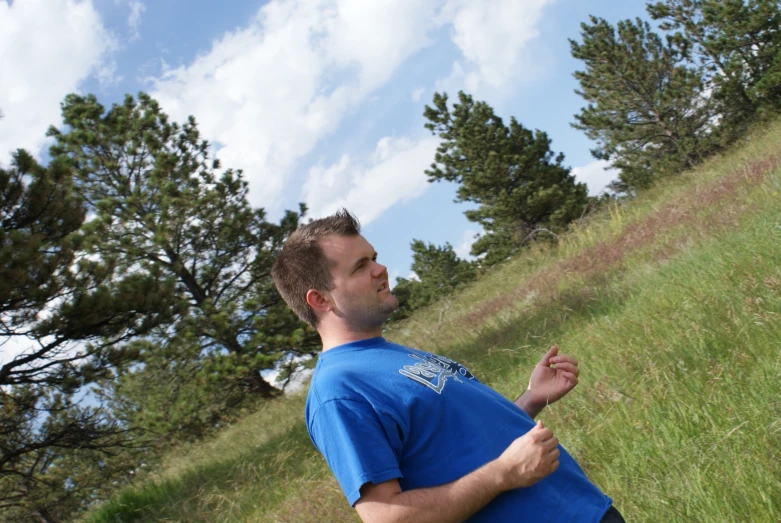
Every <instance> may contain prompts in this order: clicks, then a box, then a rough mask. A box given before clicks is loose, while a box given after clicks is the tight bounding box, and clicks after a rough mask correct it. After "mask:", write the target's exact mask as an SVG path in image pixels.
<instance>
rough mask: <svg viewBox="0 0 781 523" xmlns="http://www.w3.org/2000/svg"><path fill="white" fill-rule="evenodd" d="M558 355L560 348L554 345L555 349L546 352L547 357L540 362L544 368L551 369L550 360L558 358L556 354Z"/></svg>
mask: <svg viewBox="0 0 781 523" xmlns="http://www.w3.org/2000/svg"><path fill="white" fill-rule="evenodd" d="M558 353H559V348H558V347H557V346H556V345H554V346H553V347H551V348H550V349H548V352H546V353H545V356H543V357H542V360H540V365H542V366H544V367H550V364H551V361H550V360H551V358H553V357H554V356H556V354H558Z"/></svg>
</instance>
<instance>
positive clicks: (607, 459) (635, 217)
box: [87, 124, 781, 523]
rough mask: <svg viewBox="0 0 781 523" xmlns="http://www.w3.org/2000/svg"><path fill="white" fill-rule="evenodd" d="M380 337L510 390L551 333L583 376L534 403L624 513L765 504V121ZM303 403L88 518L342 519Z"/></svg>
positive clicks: (771, 409)
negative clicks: (443, 358) (697, 164)
mask: <svg viewBox="0 0 781 523" xmlns="http://www.w3.org/2000/svg"><path fill="white" fill-rule="evenodd" d="M446 307H447V308H446ZM445 308H446V310H445V311H444V313H441V311H442V310H443V309H445ZM440 316H441V318H442V321H441V322H440ZM387 337H388V338H390V339H392V340H394V341H397V342H400V343H405V344H408V345H412V346H416V347H419V348H422V349H425V350H429V351H433V352H438V353H440V354H445V355H447V356H450V357H453V358H456V359H458V360H460V361H462V362H463V363H464V364H465V365H467V366H468V367H469V368H470V370H471V371H472V372H473V373H474V374H476V375H477V376H478V377H479V378H480V379H481V380H483V381H484V382H487V383H488V384H489V385H491V386H493V387H494V388H496V389H497V390H499V391H500V392H502V393H504V394H506V395H507V396H510V397H515V396H517V395H518V394H519V393H520V392H521V391H522V390H524V389H525V387H526V381H527V379H528V374H529V372H530V371H531V368H532V366H533V365H534V364H535V363H536V361H537V360H538V359H539V357H540V356H541V355H542V354H543V353H544V352H545V350H546V349H547V348H548V347H549V346H550V345H551V344H553V343H558V344H559V346H560V347H561V348H562V350H563V351H565V352H567V353H570V354H573V355H575V356H576V357H577V358H578V359H579V360H580V362H581V368H582V375H581V382H580V385H579V386H578V388H577V389H575V391H573V392H572V393H571V394H570V395H569V396H568V397H567V398H565V399H564V400H563V401H562V402H561V403H560V404H556V405H554V406H553V407H551V408H549V409H548V410H547V411H546V412H544V413H543V414H542V416H541V418H542V419H543V420H544V421H545V423H546V426H549V427H551V428H552V429H553V431H554V433H556V435H557V436H558V437H559V439H560V440H561V442H562V443H563V445H564V446H565V447H567V448H568V449H569V450H570V452H572V454H573V455H574V456H575V457H576V459H577V460H578V461H579V462H580V463H581V464H582V465H583V467H584V469H585V470H586V472H587V473H588V475H589V477H590V478H591V479H592V481H594V482H595V483H596V484H597V485H598V486H600V487H601V488H602V489H603V490H604V491H605V492H606V493H607V494H608V495H610V496H611V497H612V498H613V500H614V502H615V504H616V505H617V506H618V507H619V508H620V510H621V511H622V512H623V513H624V514H625V516H626V517H627V520H628V521H654V522H655V521H697V522H701V521H752V522H761V521H768V522H771V521H779V520H781V394H779V393H781V124H776V125H774V126H772V127H771V128H769V129H767V130H766V131H764V132H763V133H757V134H756V135H754V136H753V137H752V138H751V139H750V140H746V141H745V143H743V144H741V145H740V146H739V147H736V148H735V149H734V151H733V152H731V153H730V154H727V155H725V156H722V157H718V158H713V159H712V160H710V161H709V162H708V163H707V164H706V165H704V166H703V167H702V168H700V169H698V170H696V171H694V172H690V173H684V174H683V175H681V176H679V177H677V178H675V179H673V180H669V181H667V182H665V183H664V184H661V185H660V186H658V187H656V188H655V189H653V190H652V191H649V192H648V193H646V194H644V195H643V196H642V197H640V198H638V199H636V200H634V201H632V202H630V203H628V204H626V205H623V206H615V207H613V208H611V209H609V210H606V211H605V212H604V213H602V214H600V215H598V216H594V217H592V218H591V219H590V220H589V221H588V223H583V224H580V225H579V226H577V227H575V228H573V230H572V231H570V232H569V233H568V234H567V235H565V236H563V237H562V238H561V242H560V244H559V246H558V247H556V248H554V249H539V250H533V251H532V252H529V253H527V254H525V255H523V256H522V257H519V258H517V259H515V260H513V261H512V262H510V263H508V264H507V265H506V266H504V267H502V268H501V269H500V270H498V271H496V272H494V273H492V274H491V275H489V276H488V277H485V278H483V279H481V281H480V282H478V283H477V284H476V285H474V286H472V287H471V288H468V289H467V290H465V291H464V292H463V293H461V294H460V295H459V296H457V297H454V298H453V299H452V300H451V303H450V305H449V307H448V306H444V305H442V304H440V305H437V306H435V307H432V308H430V309H428V310H425V311H422V312H421V313H419V314H417V315H416V316H414V317H413V318H410V319H409V320H408V321H407V322H406V323H404V324H402V325H399V326H394V328H393V329H392V330H391V331H390V332H388V334H387ZM303 403H304V398H303V397H294V398H289V399H285V400H281V401H276V402H273V403H270V404H268V405H266V406H264V407H263V408H262V409H261V410H260V411H258V412H257V413H255V414H253V415H251V416H249V417H247V418H246V419H244V420H243V421H242V422H240V423H237V424H236V425H234V426H232V427H230V428H229V429H226V430H225V431H224V432H222V433H220V434H219V435H218V436H217V437H215V438H214V439H212V440H210V441H208V442H205V443H202V444H199V445H196V446H192V447H188V448H182V449H179V450H178V451H177V452H176V453H175V454H174V455H171V456H169V457H168V458H167V460H166V463H165V466H164V467H162V468H161V470H160V471H159V472H157V473H156V474H155V475H152V476H151V477H150V478H149V479H147V480H146V481H145V482H144V484H139V485H137V486H136V487H135V488H132V489H128V490H125V491H124V492H122V493H121V494H120V495H119V496H118V497H117V498H116V499H115V500H114V501H112V502H111V503H107V504H105V505H104V506H103V507H101V508H100V509H99V510H96V511H94V512H93V513H92V514H91V515H90V517H89V518H87V521H90V522H95V523H97V522H117V521H123V522H130V521H139V522H149V521H182V522H184V521H188V522H190V521H193V522H200V521H202V522H207V521H208V522H214V521H220V522H223V521H226V522H227V521H236V522H239V521H264V522H265V521H270V522H277V521H279V522H294V521H351V520H353V519H355V515H354V514H353V511H352V509H350V508H349V507H348V506H347V503H346V501H345V500H344V497H343V496H342V494H341V492H340V491H339V489H338V485H337V484H336V482H335V480H333V479H332V478H331V476H330V473H329V471H328V469H327V467H326V465H325V464H324V462H323V460H322V459H321V458H320V456H319V455H318V454H317V453H316V451H315V449H314V447H313V446H312V445H311V443H310V442H309V438H308V436H307V433H306V429H305V426H304V422H303Z"/></svg>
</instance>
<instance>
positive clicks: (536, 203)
mask: <svg viewBox="0 0 781 523" xmlns="http://www.w3.org/2000/svg"><path fill="white" fill-rule="evenodd" d="M447 102H448V98H447V95H445V94H439V93H435V94H434V100H433V107H429V106H426V109H425V113H424V115H425V117H426V119H427V120H428V123H426V128H427V129H429V130H430V131H431V132H432V133H433V134H435V135H438V136H439V137H440V138H441V139H442V142H441V143H440V145H439V147H438V149H437V154H436V157H435V162H434V163H433V164H432V165H431V168H430V169H429V170H427V171H426V174H427V175H428V178H429V181H430V182H435V181H441V180H447V181H452V182H456V183H458V185H459V186H458V190H457V193H456V194H457V200H456V201H457V202H474V203H476V204H478V206H479V207H478V208H477V209H473V210H469V211H466V212H465V214H466V217H467V219H469V220H470V221H473V222H476V223H479V224H480V225H481V226H482V227H483V230H484V233H485V234H483V236H482V237H481V238H480V239H479V240H478V241H476V242H475V243H474V244H473V246H472V254H473V255H474V256H482V255H484V256H485V257H484V258H483V261H482V263H484V264H487V265H490V264H493V263H496V262H499V261H502V260H505V259H507V257H508V256H510V255H512V254H513V253H515V252H517V251H518V250H519V249H520V248H521V247H523V246H524V245H526V244H528V242H529V241H531V240H532V239H533V238H535V236H536V235H538V234H543V233H547V232H554V234H555V231H558V230H561V229H562V228H564V227H565V226H566V225H567V224H568V223H569V222H571V221H572V220H574V219H576V218H578V217H579V216H580V215H581V213H582V212H583V209H584V207H585V206H586V204H587V202H588V196H587V191H586V186H585V184H582V183H576V182H575V178H574V176H572V174H571V173H570V171H569V169H568V168H566V167H564V166H563V165H562V162H563V161H564V156H563V155H562V154H558V155H557V154H555V153H554V152H553V151H551V149H550V143H551V141H550V139H549V138H548V136H547V134H545V133H544V132H542V131H534V132H532V131H530V130H528V129H526V128H525V127H523V126H522V125H521V124H520V123H519V122H518V121H517V120H516V119H515V118H511V119H510V124H509V126H508V125H505V124H504V122H503V121H502V119H501V118H499V117H498V116H497V115H496V114H494V110H493V109H492V108H491V107H490V106H489V105H488V104H486V103H485V102H475V101H474V100H473V99H472V97H471V96H469V95H466V94H464V93H463V92H460V93H459V102H458V103H456V104H454V105H453V107H452V110H451V108H450V107H449V106H448V103H447Z"/></svg>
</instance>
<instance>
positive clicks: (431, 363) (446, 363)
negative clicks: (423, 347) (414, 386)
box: [399, 354, 474, 394]
mask: <svg viewBox="0 0 781 523" xmlns="http://www.w3.org/2000/svg"><path fill="white" fill-rule="evenodd" d="M407 356H409V357H410V358H413V359H415V360H418V363H416V364H414V365H405V366H404V368H403V369H399V374H401V375H403V376H406V377H408V378H409V379H411V380H415V381H417V382H418V383H421V384H423V385H425V386H426V387H428V388H430V389H431V390H433V391H434V392H436V393H437V394H441V393H442V389H444V388H445V383H447V380H448V379H449V378H453V379H454V380H456V381H457V382H459V383H461V378H464V379H467V380H471V379H474V376H472V373H470V372H469V371H468V370H466V367H464V366H463V365H461V364H460V363H458V362H457V361H453V360H451V359H448V358H445V357H443V356H434V355H433V354H429V355H426V356H418V355H417V354H408V355H407Z"/></svg>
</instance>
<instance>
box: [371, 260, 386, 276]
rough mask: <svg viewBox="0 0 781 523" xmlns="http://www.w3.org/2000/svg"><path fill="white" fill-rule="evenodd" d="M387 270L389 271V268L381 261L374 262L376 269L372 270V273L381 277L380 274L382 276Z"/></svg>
mask: <svg viewBox="0 0 781 523" xmlns="http://www.w3.org/2000/svg"><path fill="white" fill-rule="evenodd" d="M386 272H388V268H387V267H386V266H385V265H383V264H381V263H377V262H374V270H373V271H372V275H373V276H374V277H375V278H379V277H380V276H382V275H383V274H385V273H386Z"/></svg>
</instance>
